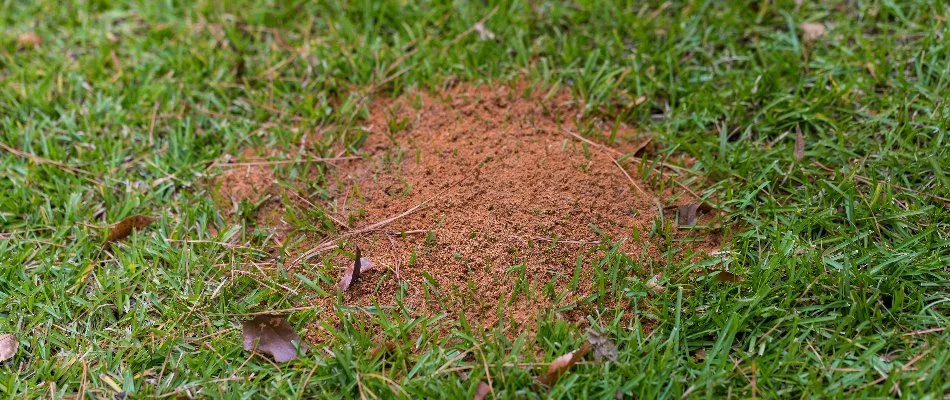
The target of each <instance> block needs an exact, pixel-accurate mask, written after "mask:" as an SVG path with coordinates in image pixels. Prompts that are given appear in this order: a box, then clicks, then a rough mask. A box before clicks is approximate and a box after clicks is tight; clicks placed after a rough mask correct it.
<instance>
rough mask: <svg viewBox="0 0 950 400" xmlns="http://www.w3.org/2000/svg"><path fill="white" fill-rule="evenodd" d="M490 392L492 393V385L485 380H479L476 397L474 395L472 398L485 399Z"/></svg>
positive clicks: (476, 399) (474, 399)
mask: <svg viewBox="0 0 950 400" xmlns="http://www.w3.org/2000/svg"><path fill="white" fill-rule="evenodd" d="M489 393H491V386H488V384H487V383H485V382H484V381H482V382H478V389H475V397H472V400H485V399H487V398H488V394H489Z"/></svg>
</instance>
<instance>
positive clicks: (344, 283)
mask: <svg viewBox="0 0 950 400" xmlns="http://www.w3.org/2000/svg"><path fill="white" fill-rule="evenodd" d="M373 265H375V264H373V262H372V261H370V260H369V259H368V258H364V257H360V248H359V247H357V248H356V257H355V258H354V259H353V265H350V266H349V267H347V268H346V272H344V273H343V278H342V279H340V284H339V287H340V289H342V290H347V289H349V288H350V286H353V285H354V284H356V280H357V279H359V278H360V274H362V273H364V272H366V271H369V270H371V269H373Z"/></svg>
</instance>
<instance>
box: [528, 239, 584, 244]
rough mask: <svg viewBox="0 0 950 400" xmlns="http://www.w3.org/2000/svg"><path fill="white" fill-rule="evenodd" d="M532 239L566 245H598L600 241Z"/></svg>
mask: <svg viewBox="0 0 950 400" xmlns="http://www.w3.org/2000/svg"><path fill="white" fill-rule="evenodd" d="M532 239H534V240H538V241H542V242H556V243H568V244H600V241H598V240H594V241H589V240H561V239H550V238H545V237H533V238H532Z"/></svg>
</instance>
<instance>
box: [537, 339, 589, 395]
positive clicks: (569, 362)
mask: <svg viewBox="0 0 950 400" xmlns="http://www.w3.org/2000/svg"><path fill="white" fill-rule="evenodd" d="M591 349H592V346H591V345H590V343H584V344H583V345H582V346H581V348H579V349H577V350H574V351H573V352H570V353H567V354H565V355H563V356H560V357H558V358H555V359H554V361H551V365H549V366H548V372H546V373H545V374H544V375H541V377H539V378H538V380H539V381H541V383H543V384H545V385H550V384H553V383H554V382H557V378H560V377H561V375H562V374H564V373H565V372H567V370H569V369H571V367H572V366H574V364H577V362H578V361H580V359H581V358H584V356H585V355H587V353H590V351H591Z"/></svg>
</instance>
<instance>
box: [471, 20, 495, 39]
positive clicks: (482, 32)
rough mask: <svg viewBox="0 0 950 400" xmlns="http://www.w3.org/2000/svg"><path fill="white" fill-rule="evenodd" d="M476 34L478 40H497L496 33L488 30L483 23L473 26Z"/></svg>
mask: <svg viewBox="0 0 950 400" xmlns="http://www.w3.org/2000/svg"><path fill="white" fill-rule="evenodd" d="M472 29H474V30H475V32H478V40H495V32H492V31H490V30H488V28H486V27H485V24H484V23H483V22H479V23H477V24H475V25H474V26H472Z"/></svg>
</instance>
